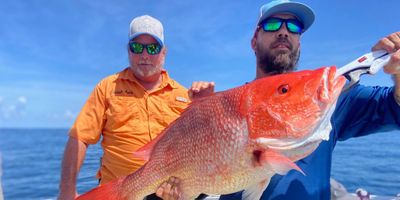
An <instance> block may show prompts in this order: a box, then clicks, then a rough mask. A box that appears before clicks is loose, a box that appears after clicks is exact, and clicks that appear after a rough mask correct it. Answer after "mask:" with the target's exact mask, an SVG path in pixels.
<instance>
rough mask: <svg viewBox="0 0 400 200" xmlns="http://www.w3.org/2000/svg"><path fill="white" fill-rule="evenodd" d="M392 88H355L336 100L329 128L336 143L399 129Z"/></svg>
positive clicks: (397, 108)
mask: <svg viewBox="0 0 400 200" xmlns="http://www.w3.org/2000/svg"><path fill="white" fill-rule="evenodd" d="M393 92H394V91H393V87H378V86H375V87H367V86H362V85H356V86H355V87H354V88H352V89H351V90H349V91H348V92H346V93H344V94H342V95H341V97H340V98H339V100H338V103H337V107H336V110H335V113H334V114H333V118H332V125H333V127H334V131H335V133H336V137H337V139H338V140H346V139H348V138H351V137H359V136H363V135H368V134H371V133H376V132H385V131H391V130H396V129H397V130H398V129H400V106H399V105H398V104H397V103H396V101H395V99H394V96H393Z"/></svg>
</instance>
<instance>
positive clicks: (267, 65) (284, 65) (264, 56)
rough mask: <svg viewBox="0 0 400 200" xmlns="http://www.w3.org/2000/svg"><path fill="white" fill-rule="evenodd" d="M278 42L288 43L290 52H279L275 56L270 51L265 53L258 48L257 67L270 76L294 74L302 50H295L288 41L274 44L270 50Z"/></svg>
mask: <svg viewBox="0 0 400 200" xmlns="http://www.w3.org/2000/svg"><path fill="white" fill-rule="evenodd" d="M283 40H285V39H283ZM278 42H285V43H287V44H288V45H289V46H290V52H289V53H287V51H277V52H276V54H275V55H274V54H273V53H272V52H271V51H269V50H264V51H263V50H261V49H260V48H259V47H258V48H257V50H258V51H257V52H258V53H257V54H256V56H257V65H258V67H259V68H260V69H261V70H263V72H264V73H266V74H269V75H275V74H282V73H287V72H292V71H294V70H296V67H297V62H298V61H299V57H300V49H299V48H297V49H293V45H291V44H290V43H289V42H288V41H287V40H286V41H282V40H281V41H276V42H274V43H273V44H272V45H271V47H270V49H271V48H272V46H274V45H275V44H276V43H278Z"/></svg>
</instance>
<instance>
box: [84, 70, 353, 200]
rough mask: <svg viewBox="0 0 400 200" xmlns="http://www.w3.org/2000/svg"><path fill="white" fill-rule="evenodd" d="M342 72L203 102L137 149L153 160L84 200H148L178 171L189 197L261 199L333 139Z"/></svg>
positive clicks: (274, 81) (297, 75)
mask: <svg viewBox="0 0 400 200" xmlns="http://www.w3.org/2000/svg"><path fill="white" fill-rule="evenodd" d="M335 73H336V69H335V68H334V67H331V68H320V69H317V70H306V71H299V72H293V73H288V74H281V75H276V76H271V77H266V78H262V79H259V80H255V81H253V82H251V83H249V84H246V85H243V86H241V87H237V88H233V89H230V90H227V91H223V92H219V93H215V94H214V95H212V96H210V97H207V98H202V99H200V100H196V101H195V102H193V103H192V105H191V106H189V107H188V108H187V109H186V110H185V112H184V113H182V115H181V116H180V117H179V118H178V119H177V120H175V121H174V122H173V123H172V124H171V125H170V126H169V127H167V128H166V129H165V130H164V131H163V132H162V133H161V134H160V136H159V137H157V138H156V139H155V140H153V141H152V142H150V143H149V144H147V145H146V146H144V147H143V148H141V149H139V151H138V152H136V155H137V156H140V157H142V158H144V159H147V160H148V162H147V163H146V164H145V165H144V166H143V167H142V168H140V169H139V170H137V171H136V172H134V173H132V174H130V175H129V176H127V177H124V178H120V179H118V180H116V181H114V182H110V183H108V184H105V185H102V186H100V187H98V188H95V189H94V190H92V191H90V192H88V193H86V194H84V195H82V196H80V197H79V198H78V199H135V200H142V199H143V198H144V197H145V196H147V195H149V194H151V193H154V192H155V191H156V189H157V188H158V186H159V185H161V183H163V182H164V181H166V180H167V179H168V178H169V177H171V176H175V177H178V178H179V179H180V186H181V191H182V196H181V199H184V200H186V199H194V198H195V197H197V196H198V195H199V194H200V193H206V194H228V193H233V192H237V191H240V190H245V191H244V193H243V199H249V200H254V199H259V198H260V196H261V194H262V192H263V191H264V189H265V188H266V187H267V186H268V183H269V179H270V178H271V176H273V175H274V174H276V173H278V174H285V173H286V172H287V171H289V170H291V169H296V170H298V171H299V172H301V169H299V168H298V167H297V166H296V165H295V164H294V161H296V160H299V159H301V158H303V157H305V156H307V155H309V154H310V153H311V152H312V151H313V150H315V148H316V147H317V146H318V145H319V143H320V142H321V141H322V140H327V139H328V137H329V132H330V130H331V126H330V122H329V120H330V117H331V115H332V112H333V110H334V108H335V104H336V101H337V98H338V96H339V94H340V92H341V89H342V87H343V85H344V83H345V79H344V78H343V77H339V78H337V79H335V78H334V76H335ZM301 173H302V172H301Z"/></svg>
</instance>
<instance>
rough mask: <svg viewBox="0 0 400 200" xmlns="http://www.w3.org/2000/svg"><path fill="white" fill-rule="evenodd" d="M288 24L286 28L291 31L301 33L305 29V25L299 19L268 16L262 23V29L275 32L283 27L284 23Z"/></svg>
mask: <svg viewBox="0 0 400 200" xmlns="http://www.w3.org/2000/svg"><path fill="white" fill-rule="evenodd" d="M283 23H285V24H286V28H287V30H288V31H289V32H291V33H296V34H301V33H302V32H303V29H304V25H303V24H302V23H301V22H300V21H299V20H297V19H281V18H275V17H271V18H267V19H266V20H264V21H263V22H262V23H260V24H261V27H262V29H263V30H264V31H265V32H275V31H278V30H279V29H281V27H282V24H283Z"/></svg>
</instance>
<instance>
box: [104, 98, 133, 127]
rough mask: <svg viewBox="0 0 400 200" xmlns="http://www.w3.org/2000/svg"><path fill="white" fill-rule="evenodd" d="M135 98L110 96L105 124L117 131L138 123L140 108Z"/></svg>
mask: <svg viewBox="0 0 400 200" xmlns="http://www.w3.org/2000/svg"><path fill="white" fill-rule="evenodd" d="M135 100H136V99H135V98H128V97H127V98H112V99H110V100H109V109H108V111H107V124H106V126H107V127H109V128H111V129H112V130H113V131H116V132H119V131H124V130H121V129H123V128H124V127H126V128H132V126H134V125H135V124H136V123H139V117H140V110H139V107H138V105H137V102H136V101H135Z"/></svg>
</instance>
